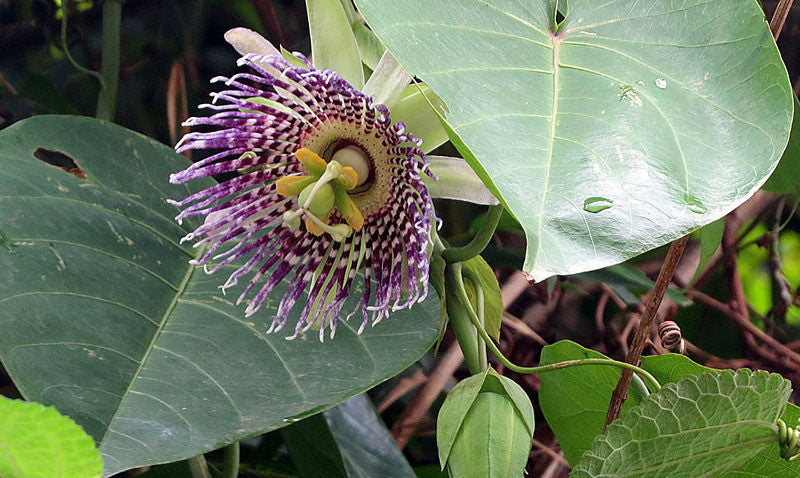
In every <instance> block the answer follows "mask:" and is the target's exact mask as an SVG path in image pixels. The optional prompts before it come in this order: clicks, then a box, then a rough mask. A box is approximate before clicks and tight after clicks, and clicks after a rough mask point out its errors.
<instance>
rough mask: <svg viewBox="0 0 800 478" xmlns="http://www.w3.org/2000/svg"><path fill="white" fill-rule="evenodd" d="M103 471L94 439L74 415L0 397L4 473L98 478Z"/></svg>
mask: <svg viewBox="0 0 800 478" xmlns="http://www.w3.org/2000/svg"><path fill="white" fill-rule="evenodd" d="M102 471H103V462H102V461H100V453H99V452H98V451H97V448H95V446H94V442H93V441H92V438H91V437H90V436H89V435H87V434H86V432H84V431H83V429H82V428H81V427H79V426H78V425H77V424H76V423H75V422H74V421H72V420H71V419H70V418H68V417H65V416H64V415H61V414H60V413H58V411H56V409H55V408H51V407H45V406H44V405H41V404H38V403H34V402H24V401H22V400H11V399H9V398H5V397H3V396H0V476H2V477H4V478H51V477H53V476H63V477H81V478H94V477H99V476H100V474H101V473H102Z"/></svg>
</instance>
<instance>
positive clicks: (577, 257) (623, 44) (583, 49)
mask: <svg viewBox="0 0 800 478" xmlns="http://www.w3.org/2000/svg"><path fill="white" fill-rule="evenodd" d="M356 4H357V5H358V6H359V8H360V10H361V12H362V13H363V15H364V17H365V18H366V20H367V22H368V23H369V24H370V26H371V27H372V28H373V29H374V31H375V32H376V34H377V35H378V37H379V38H380V39H381V41H382V42H383V43H384V44H385V45H386V46H387V48H388V49H389V50H390V51H392V53H394V55H395V57H396V58H397V59H398V60H399V61H400V63H402V64H403V66H404V67H405V68H406V70H407V71H408V72H409V73H410V74H411V75H414V76H417V77H418V78H420V79H421V80H422V81H425V82H426V84H428V85H429V86H430V87H431V89H432V90H433V91H434V92H436V93H437V94H438V95H439V96H440V97H441V98H442V99H443V100H444V101H445V103H446V104H447V106H448V108H449V110H450V112H451V113H450V114H449V115H448V116H447V121H448V122H449V124H450V126H451V128H452V133H453V134H452V135H451V140H453V142H454V144H455V145H456V146H457V147H459V149H460V151H461V153H462V154H463V155H464V157H465V159H467V160H468V161H470V163H471V164H472V166H473V167H474V168H475V169H476V171H477V172H478V174H479V175H480V176H481V178H482V179H483V180H484V181H485V182H486V184H487V185H488V186H490V188H492V189H493V190H494V192H495V193H496V194H497V197H498V198H500V199H501V201H503V202H504V203H505V205H506V206H507V207H508V209H509V210H510V211H511V212H512V213H513V214H514V215H515V216H516V218H517V219H518V220H519V222H520V224H522V226H523V228H524V229H525V234H526V237H527V239H528V248H527V253H526V259H525V263H524V266H523V269H524V271H526V272H528V273H529V274H531V275H532V277H533V279H535V280H536V281H542V280H544V279H546V278H547V277H549V276H551V275H555V274H560V275H566V274H573V273H577V272H582V271H586V270H592V269H598V268H602V267H606V266H608V265H611V264H616V263H619V262H622V261H624V260H626V259H628V258H630V257H633V256H635V255H637V254H640V253H641V252H644V251H647V250H650V249H653V248H655V247H658V246H661V245H663V244H666V243H668V242H670V241H672V240H674V239H677V238H678V237H681V236H683V235H685V234H686V233H688V232H689V231H692V230H694V229H697V228H699V227H700V226H703V225H704V224H708V223H710V222H712V221H714V220H716V219H718V218H719V217H721V216H722V215H724V214H725V213H727V212H728V211H730V210H732V209H733V208H735V207H736V206H737V205H739V204H741V203H742V202H743V201H744V200H745V199H747V198H748V197H750V196H751V195H752V194H753V193H754V192H755V191H756V190H757V189H758V188H759V187H760V186H761V185H762V184H763V183H764V181H765V180H766V179H767V177H768V176H769V174H770V173H771V172H772V170H773V168H774V167H775V165H776V164H777V162H778V159H779V158H780V157H781V154H782V152H783V150H784V148H785V146H786V142H787V139H788V134H789V128H790V125H791V117H792V94H791V88H790V84H789V81H788V76H787V73H786V69H785V67H784V65H783V63H782V61H781V59H780V56H779V54H778V50H777V48H776V46H775V43H774V41H773V39H772V36H771V34H770V32H769V29H768V28H767V24H766V23H765V21H764V14H763V12H762V10H761V7H760V6H759V4H758V3H757V2H755V1H753V0H689V1H685V2H668V1H658V2H640V1H636V0H611V1H597V0H562V1H560V2H555V1H553V0H532V1H526V2H520V1H511V0H487V1H480V2H477V1H474V0H453V1H451V2H430V1H428V0H399V1H392V2H385V1H382V0H356ZM556 5H558V8H559V10H560V13H561V14H563V16H564V20H563V22H561V23H560V24H559V25H558V26H557V27H554V23H555V18H556V11H555V8H556ZM712 25H713V26H712Z"/></svg>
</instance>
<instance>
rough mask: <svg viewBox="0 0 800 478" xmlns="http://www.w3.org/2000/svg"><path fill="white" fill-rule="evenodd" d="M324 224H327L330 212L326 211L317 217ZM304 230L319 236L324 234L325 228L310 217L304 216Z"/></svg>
mask: <svg viewBox="0 0 800 478" xmlns="http://www.w3.org/2000/svg"><path fill="white" fill-rule="evenodd" d="M317 219H318V220H319V221H321V222H322V223H324V224H328V221H330V219H331V213H328V214H326V215H325V217H323V218H317ZM306 230H307V231H308V232H310V233H311V234H314V235H315V236H321V235H323V234H325V230H324V229H322V227H320V226H319V224H317V222H316V221H314V220H313V219H312V218H311V217H308V216H306Z"/></svg>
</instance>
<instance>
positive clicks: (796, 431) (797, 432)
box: [778, 418, 800, 461]
mask: <svg viewBox="0 0 800 478" xmlns="http://www.w3.org/2000/svg"><path fill="white" fill-rule="evenodd" d="M797 421H798V422H800V418H798V419H797ZM778 443H779V444H780V446H781V458H783V459H784V460H786V461H795V460H797V459H798V458H800V425H795V426H794V427H790V426H789V425H787V424H786V422H784V421H783V420H781V419H780V418H779V419H778Z"/></svg>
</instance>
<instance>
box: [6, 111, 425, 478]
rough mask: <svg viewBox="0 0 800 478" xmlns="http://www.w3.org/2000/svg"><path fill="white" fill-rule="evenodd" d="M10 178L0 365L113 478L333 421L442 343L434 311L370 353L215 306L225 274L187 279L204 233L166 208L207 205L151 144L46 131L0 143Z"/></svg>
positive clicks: (270, 305) (345, 330)
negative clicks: (285, 429)
mask: <svg viewBox="0 0 800 478" xmlns="http://www.w3.org/2000/svg"><path fill="white" fill-rule="evenodd" d="M37 150H38V151H39V153H38V155H37V156H35V153H36V151H37ZM43 151H49V153H46V154H44V153H43ZM42 158H44V159H42ZM48 158H49V160H48V161H47V162H45V161H46V160H47V159H48ZM0 164H2V171H3V172H2V174H0V233H2V235H3V237H5V238H6V245H7V246H8V247H0V283H2V284H3V286H2V287H1V288H0V303H1V304H2V307H0V326H1V327H2V329H3V333H2V334H0V360H2V362H3V364H4V366H5V367H6V369H7V370H8V371H9V373H10V374H11V377H12V378H13V380H14V382H15V383H16V384H17V386H18V387H19V389H20V390H21V391H22V393H23V395H24V396H25V398H27V399H29V400H35V401H38V402H41V403H44V404H50V405H55V406H56V407H57V408H58V409H59V411H61V412H62V413H65V414H67V415H68V416H70V417H72V418H73V419H74V420H75V421H76V422H78V423H79V424H80V425H81V426H83V427H84V429H85V430H86V431H87V433H89V434H90V435H91V436H92V437H93V438H94V439H95V441H96V442H97V443H98V446H99V449H100V452H101V454H102V455H103V460H104V462H105V473H106V474H107V475H110V474H113V473H116V472H119V471H122V470H125V469H128V468H132V467H135V466H144V465H149V464H156V463H164V462H168V461H174V460H179V459H184V458H187V457H191V456H194V455H197V454H199V453H202V452H206V451H209V450H213V449H216V448H219V447H221V446H223V445H225V444H227V443H230V442H232V441H234V440H237V439H240V438H243V437H246V436H252V435H256V434H259V433H262V432H266V431H269V430H273V429H277V428H280V427H282V426H285V425H287V424H289V423H291V422H292V421H294V420H295V419H297V418H300V417H303V416H308V415H310V414H313V413H316V412H319V411H322V410H325V409H327V408H330V407H331V406H333V405H335V404H337V403H339V402H342V401H344V400H345V399H347V398H348V397H350V396H352V395H355V394H357V393H361V392H363V391H364V390H366V389H369V388H371V387H372V386H374V385H375V384H377V383H379V382H381V381H383V380H386V379H387V378H389V377H391V376H393V375H395V374H397V373H398V372H399V371H401V370H403V369H404V368H406V367H407V366H408V365H409V364H411V363H413V362H414V361H415V360H417V359H418V358H419V357H420V356H422V354H424V353H425V351H426V350H427V349H428V348H430V346H431V344H432V343H433V342H434V340H435V338H436V336H437V332H438V327H437V325H438V300H437V298H436V297H435V296H434V295H433V294H431V295H429V296H428V298H427V299H426V300H425V301H424V302H423V303H421V304H418V305H415V306H414V308H413V309H412V310H403V311H397V312H395V313H393V314H392V316H391V318H390V319H387V320H384V321H382V322H381V323H380V324H379V325H377V326H375V327H374V328H372V327H371V328H367V330H366V331H365V332H364V333H363V334H362V335H360V336H359V335H357V334H356V333H355V330H356V329H357V328H358V326H359V325H360V319H356V320H358V322H357V323H347V322H346V321H344V320H340V321H339V327H338V329H337V333H336V338H335V339H334V340H332V341H327V342H326V343H324V344H322V343H319V341H318V339H317V338H316V337H317V336H316V334H312V335H311V336H308V337H301V338H298V339H297V340H294V341H287V340H285V339H284V337H285V336H286V334H285V333H279V334H273V335H265V334H264V331H265V329H266V326H267V324H268V323H269V322H271V320H272V317H273V316H274V314H275V310H276V307H277V304H278V300H277V299H276V298H275V297H274V296H273V297H271V298H269V300H268V302H266V303H265V305H264V307H262V310H261V311H259V313H257V314H256V315H254V316H253V317H251V318H250V319H245V317H244V310H243V306H242V307H238V306H235V305H234V304H233V302H232V301H233V300H235V297H236V295H238V293H239V291H233V294H234V295H233V297H231V296H224V295H222V294H221V292H220V291H219V285H220V284H221V282H223V281H224V278H225V277H227V274H225V273H224V271H221V273H222V274H223V275H222V276H220V275H219V274H218V275H205V274H203V273H202V270H200V269H197V268H194V267H192V266H190V265H189V263H188V261H189V259H191V258H193V257H195V255H196V254H197V252H198V251H196V250H193V249H191V248H190V247H189V246H184V245H181V244H179V238H180V237H182V236H183V235H184V234H186V232H187V231H189V230H191V229H193V228H194V226H195V225H196V224H193V222H192V221H189V222H187V223H185V224H184V226H179V225H177V224H176V223H175V221H174V220H173V217H174V216H175V215H176V214H177V212H178V210H177V209H176V208H175V207H173V206H170V205H168V204H167V203H166V202H165V199H166V198H182V197H186V196H187V195H188V194H189V193H190V192H192V191H193V190H192V189H190V188H188V187H186V186H174V185H170V184H169V183H168V177H169V174H170V173H171V172H175V171H179V170H182V169H184V168H185V167H186V166H187V165H188V161H187V160H186V159H185V158H183V157H182V156H180V155H177V154H175V153H174V151H172V150H171V149H170V148H168V147H166V146H164V145H161V144H158V143H156V142H155V141H152V140H150V139H148V138H146V137H144V136H142V135H139V134H137V133H134V132H131V131H129V130H126V129H124V128H121V127H119V126H116V125H113V124H110V123H105V122H101V121H97V120H93V119H91V118H81V117H72V116H39V117H34V118H31V119H29V120H25V121H22V122H19V123H16V124H14V125H12V126H11V127H9V128H6V129H4V130H3V131H1V132H0ZM59 164H60V166H59ZM193 183H197V184H193V185H192V187H193V188H202V187H206V186H207V185H209V184H212V181H210V180H209V181H202V180H197V181H193ZM358 284H359V281H358V280H356V281H355V283H354V287H355V288H356V289H357V288H359V287H360V286H359V285H358ZM283 287H285V285H284V286H281V287H279V290H277V291H276V294H277V295H278V296H280V294H282V292H283V289H282V288H283ZM239 290H241V289H239ZM358 296H360V293H359V292H358V291H357V290H353V295H352V296H351V302H350V303H349V304H346V305H345V308H344V311H348V310H353V309H354V308H355V301H357V300H358V298H359V297H358ZM297 314H299V311H296V313H295V315H293V316H292V317H290V318H289V321H290V323H293V322H294V321H295V320H296V319H297Z"/></svg>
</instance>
